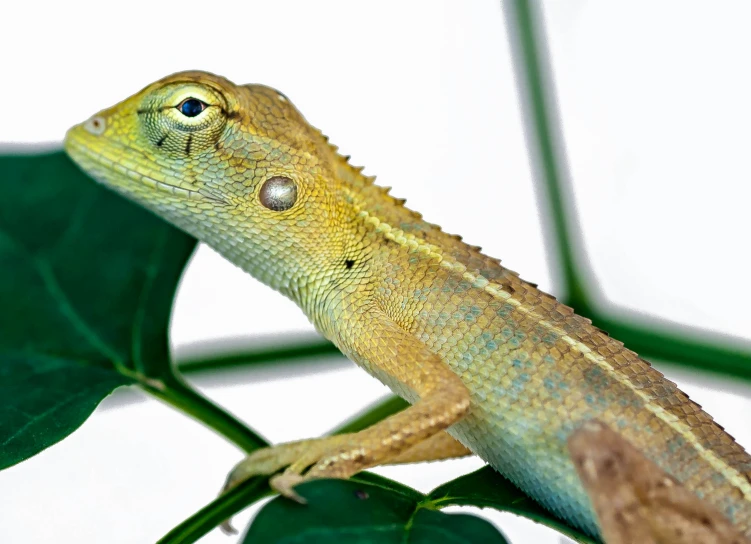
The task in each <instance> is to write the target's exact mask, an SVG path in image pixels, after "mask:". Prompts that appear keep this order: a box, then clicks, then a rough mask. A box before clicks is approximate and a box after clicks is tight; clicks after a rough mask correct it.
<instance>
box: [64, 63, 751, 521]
mask: <svg viewBox="0 0 751 544" xmlns="http://www.w3.org/2000/svg"><path fill="white" fill-rule="evenodd" d="M65 146H66V150H67V151H68V153H69V154H70V156H71V157H72V158H73V159H74V160H75V161H76V162H77V163H78V164H79V165H80V166H81V167H82V168H83V169H84V170H85V171H87V172H88V173H90V174H91V175H92V176H93V177H94V178H96V179H97V180H98V181H100V182H102V183H103V184H105V185H107V186H109V187H110V188H112V189H114V190H116V191H118V192H120V193H122V194H124V195H125V196H127V197H128V198H131V199H133V200H135V201H136V202H139V203H140V204H142V205H144V206H145V207H147V208H149V209H150V210H152V211H153V212H155V213H156V214H158V215H160V216H162V217H163V218H165V219H167V220H169V221H171V222H172V223H174V224H175V225H177V226H178V227H180V228H182V229H184V230H186V231H187V232H189V233H191V234H193V235H194V236H196V237H197V238H198V239H200V240H202V241H204V242H206V243H208V244H209V245H211V246H212V247H214V248H215V249H216V250H218V251H219V252H220V253H221V254H222V255H224V256H225V257H226V258H227V259H229V260H230V261H232V262H233V263H235V264H236V265H238V266H240V267H242V268H243V269H245V270H246V271H248V272H249V273H250V274H252V275H253V276H255V277H256V278H258V279H259V280H261V281H262V282H264V283H266V284H267V285H269V286H271V287H273V288H274V289H277V290H279V291H280V292H282V293H283V294H284V295H286V296H288V297H289V298H291V299H292V300H294V301H295V302H296V303H297V304H298V305H299V306H300V307H301V308H302V310H303V311H304V312H305V313H306V314H307V315H308V317H309V318H310V319H311V321H312V322H313V323H314V325H315V326H316V328H317V329H318V330H319V331H321V333H322V334H323V335H324V336H326V337H327V338H328V339H330V340H331V341H332V342H334V343H335V344H336V345H337V346H338V347H339V348H340V349H341V350H342V352H343V353H344V354H345V355H347V356H348V357H350V358H351V359H352V360H353V361H355V362H356V363H357V364H359V365H360V366H362V367H363V368H364V369H365V370H367V371H368V372H369V373H371V374H372V375H374V376H375V377H377V378H378V379H379V380H381V381H383V382H384V383H386V384H387V385H388V386H389V387H391V388H392V389H393V390H394V391H395V392H396V393H398V394H399V395H401V396H403V397H405V398H406V399H407V400H409V401H410V402H411V403H413V404H414V405H413V406H412V407H411V408H409V409H408V410H406V411H405V412H402V413H401V414H396V415H394V416H392V417H391V418H388V419H387V420H384V421H383V422H381V423H379V424H376V425H375V426H374V427H372V428H370V429H366V430H365V431H363V432H362V433H358V434H354V435H345V437H332V438H328V439H319V440H312V441H304V442H301V443H297V444H294V443H293V444H288V445H281V446H279V447H276V448H271V449H267V450H263V451H262V452H258V454H257V455H256V454H253V455H251V457H250V458H249V459H248V460H246V462H244V464H241V465H242V466H239V467H238V469H236V472H237V475H238V476H237V477H238V478H241V477H242V476H243V475H248V474H252V473H261V472H263V473H273V472H275V471H277V470H278V469H280V468H283V467H284V466H286V465H290V467H289V468H288V469H287V471H286V472H285V473H284V475H283V476H282V477H281V478H279V477H277V478H278V479H277V487H278V488H279V489H280V490H282V491H285V490H287V491H288V492H290V493H291V486H293V485H294V484H295V483H297V482H299V481H302V480H304V479H310V478H318V477H348V476H350V475H352V474H354V473H355V472H357V471H359V470H362V469H364V468H369V467H372V466H376V465H379V464H383V463H386V462H406V461H412V460H418V459H431V458H441V457H448V456H454V455H459V454H461V453H466V452H467V451H471V452H474V453H476V454H477V455H479V456H480V457H481V458H482V459H484V460H485V461H487V462H488V463H489V464H490V465H492V466H493V467H494V468H495V469H496V470H498V471H500V472H501V473H503V474H504V475H505V476H507V477H508V478H509V479H511V480H512V481H514V482H515V483H516V484H517V485H518V486H519V487H521V488H522V489H523V490H524V491H525V492H527V493H528V494H529V495H530V496H532V497H533V498H535V499H536V500H537V501H539V502H540V503H542V504H543V505H545V506H546V507H547V508H549V509H550V510H552V511H554V512H555V513H557V514H558V515H560V516H561V517H563V518H564V519H566V520H568V521H570V522H571V523H572V524H574V525H576V526H578V527H579V528H581V529H583V530H585V531H587V532H589V533H590V534H593V535H594V534H597V525H596V521H595V517H594V513H593V511H592V507H591V505H590V503H589V499H588V498H587V496H586V493H585V492H584V490H583V488H582V485H581V483H580V481H579V479H578V477H577V474H576V470H575V467H574V465H573V463H572V461H571V459H570V456H569V454H568V452H567V449H566V440H567V438H568V437H569V435H570V434H571V433H572V432H573V431H574V430H576V429H577V428H578V427H579V426H581V425H582V423H584V422H586V421H589V420H592V419H598V420H600V421H602V422H604V423H606V424H607V425H608V426H610V427H611V428H613V429H615V430H617V431H618V432H619V433H620V434H621V435H622V436H623V437H624V438H626V439H627V440H628V441H629V442H630V443H631V444H633V445H634V446H635V447H636V448H638V450H640V451H641V452H643V453H644V454H645V455H646V456H647V457H648V458H649V459H651V460H652V461H654V462H655V463H656V464H657V465H658V466H659V467H660V468H661V469H663V470H665V471H666V472H668V473H669V474H670V475H672V476H673V477H675V478H676V479H677V480H678V481H680V482H682V483H683V484H684V485H685V487H686V488H687V489H689V490H690V491H692V492H694V493H695V494H697V495H698V496H699V497H701V498H703V499H705V500H706V501H708V502H709V503H710V504H712V505H713V506H715V507H716V508H717V509H718V510H719V511H720V512H722V513H723V514H724V515H725V516H726V517H727V518H728V519H730V520H731V521H732V522H733V523H735V524H736V525H737V526H738V527H739V528H741V530H742V531H743V532H744V533H745V534H746V535H751V483H750V482H749V474H751V457H749V455H748V454H747V453H746V452H745V451H744V449H743V448H742V447H741V446H740V445H738V444H737V443H736V442H735V441H734V440H733V439H732V437H730V436H729V435H728V434H727V433H725V432H724V431H723V430H722V428H721V427H720V426H719V425H717V424H716V423H714V422H713V420H712V418H711V417H710V416H709V415H708V414H706V413H705V412H704V411H702V410H701V408H700V407H699V406H698V405H697V404H695V403H694V402H692V401H691V400H690V399H689V398H688V397H687V396H686V395H685V394H684V393H683V392H681V391H680V390H679V389H678V388H677V387H676V386H675V385H674V384H673V383H672V382H670V381H668V380H666V379H665V378H664V377H663V376H662V374H660V373H659V372H658V371H657V370H655V369H653V368H652V367H651V366H650V365H649V364H648V363H647V362H645V361H644V360H642V359H640V358H639V357H638V356H637V355H636V354H635V353H633V352H631V351H629V350H628V349H626V348H625V347H624V346H623V344H621V343H620V342H618V341H617V340H614V339H612V338H610V337H608V336H607V335H606V334H605V333H603V332H602V331H600V330H598V329H597V328H595V327H593V326H592V324H591V323H590V321H589V320H587V319H585V318H583V317H580V316H578V315H576V314H575V313H574V312H573V310H571V309H570V308H568V307H566V306H564V305H562V304H560V303H558V302H557V301H556V300H555V299H554V298H553V297H552V296H550V295H547V294H545V293H543V292H541V291H540V290H538V289H537V288H536V286H535V285H533V284H531V283H528V282H525V281H524V280H522V279H520V278H519V276H518V275H517V274H516V273H514V272H512V271H510V270H508V269H506V268H504V267H502V266H501V264H500V262H499V261H498V260H496V259H493V258H490V257H488V256H486V255H484V254H483V253H482V252H481V251H480V248H477V247H473V246H470V245H467V244H465V243H464V242H462V241H461V239H460V238H459V237H456V236H452V235H449V234H447V233H445V232H443V231H441V229H440V228H439V227H437V226H436V225H433V224H430V223H427V222H426V221H424V220H423V219H422V217H421V216H420V215H419V214H417V213H416V212H414V211H411V210H410V209H408V208H407V207H405V206H404V202H403V201H401V200H399V199H395V198H393V197H392V196H391V195H389V194H388V190H386V189H384V188H382V187H379V186H377V185H375V184H374V182H373V179H372V178H368V177H366V176H363V175H362V174H361V169H359V168H356V167H353V166H351V165H350V164H349V163H348V161H347V159H346V158H344V157H342V156H340V155H339V154H338V153H337V152H336V148H335V147H334V146H332V145H330V144H329V143H328V141H327V139H326V138H325V137H324V136H323V135H322V134H321V133H320V132H319V131H318V130H317V129H314V128H313V127H311V126H310V125H309V124H308V123H307V122H306V121H305V119H304V118H303V117H302V115H301V114H300V113H299V112H298V111H297V110H296V109H295V108H294V106H293V105H292V104H291V103H290V102H289V100H288V99H287V98H286V97H285V96H284V95H282V94H280V93H278V92H277V91H275V90H273V89H270V88H268V87H264V86H260V85H248V86H237V85H234V84H233V83H231V82H229V81H227V80H226V79H223V78H221V77H217V76H214V75H211V74H207V73H203V72H185V73H181V74H175V75H173V76H169V77H167V78H165V79H163V80H161V81H158V82H156V83H154V84H152V85H150V86H148V87H147V88H145V89H144V90H142V91H141V92H139V93H137V94H136V95H134V96H133V97H131V98H129V99H127V100H125V101H124V102H122V103H120V104H118V105H116V106H114V107H112V108H110V109H107V110H104V111H102V112H100V113H98V114H97V115H96V116H94V117H92V118H91V119H89V120H88V121H87V122H85V123H82V124H81V125H78V126H76V127H74V128H73V129H71V130H70V131H69V133H68V135H67V137H66V142H65ZM444 430H448V433H449V434H450V435H451V436H452V437H454V438H455V439H456V440H458V441H459V442H460V443H461V444H463V445H464V447H462V446H460V445H458V444H456V442H455V441H453V440H452V439H450V438H448V436H446V435H445V433H444V432H443V431H444ZM309 466H312V468H310V469H309V470H308V471H307V472H304V471H305V469H306V468H307V467H309Z"/></svg>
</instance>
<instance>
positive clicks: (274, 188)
mask: <svg viewBox="0 0 751 544" xmlns="http://www.w3.org/2000/svg"><path fill="white" fill-rule="evenodd" d="M258 197H259V198H260V200H261V204H263V205H264V206H265V207H267V208H268V209H270V210H273V211H275V212H283V211H285V210H289V209H290V208H291V207H292V206H294V205H295V202H296V201H297V184H295V182H294V181H292V180H291V179H289V178H285V177H283V176H274V177H273V178H269V179H267V180H266V181H265V182H263V186H262V187H261V191H260V193H259V195H258Z"/></svg>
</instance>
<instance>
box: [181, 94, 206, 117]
mask: <svg viewBox="0 0 751 544" xmlns="http://www.w3.org/2000/svg"><path fill="white" fill-rule="evenodd" d="M177 109H178V110H179V111H180V113H182V114H183V115H184V116H185V117H195V116H196V115H198V114H199V113H201V112H202V111H203V110H205V109H206V104H205V103H204V102H201V101H200V100H198V99H197V98H186V99H185V100H183V101H182V102H180V104H178V106H177Z"/></svg>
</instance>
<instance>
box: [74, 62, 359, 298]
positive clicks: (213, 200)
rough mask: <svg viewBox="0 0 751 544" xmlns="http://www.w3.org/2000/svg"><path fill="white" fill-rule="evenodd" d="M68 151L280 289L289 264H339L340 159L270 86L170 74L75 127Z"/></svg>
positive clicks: (199, 74) (109, 182)
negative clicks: (337, 165) (336, 171)
mask: <svg viewBox="0 0 751 544" xmlns="http://www.w3.org/2000/svg"><path fill="white" fill-rule="evenodd" d="M65 149H66V151H67V152H68V154H69V155H70V156H71V157H72V158H73V160H74V161H75V162H76V163H77V164H78V165H79V166H80V167H81V168H82V169H83V170H84V171H86V172H87V173H88V174H90V175H91V176H92V177H93V178H95V179H96V180H97V181H99V182H100V183H102V184H104V185H106V186H108V187H110V188H111V189H114V190H116V191H117V192H119V193H122V194H124V195H125V196H127V197H128V198H130V199H132V200H135V201H136V202H138V203H140V204H142V205H143V206H145V207H146V208H148V209H150V210H151V211H153V212H155V213H156V214H157V215H160V216H162V217H163V218H165V219H167V220H168V221H170V222H172V223H174V224H176V225H177V226H178V227H180V228H182V229H183V230H186V231H188V232H189V233H191V234H193V235H194V236H196V237H197V238H199V239H200V240H202V241H204V242H206V243H208V244H209V245H211V246H214V247H215V248H217V249H219V250H220V252H221V253H223V254H224V255H225V256H226V257H228V258H229V259H230V260H232V261H234V262H235V264H238V265H239V266H241V267H243V268H245V269H246V270H248V271H249V272H251V273H252V274H253V275H255V276H257V277H259V279H261V280H262V281H265V282H266V283H270V284H272V286H274V287H277V288H279V289H282V290H284V289H285V285H284V283H285V282H286V283H290V282H293V281H294V277H293V276H294V268H295V267H296V266H304V267H306V268H308V270H307V271H306V273H305V276H308V277H309V276H310V269H314V268H315V269H316V270H321V271H322V272H321V273H325V270H327V266H328V265H327V263H317V262H316V259H319V260H320V259H321V258H322V255H324V254H326V253H330V254H331V256H330V258H331V259H334V258H339V257H336V256H334V254H335V253H336V246H337V240H335V239H334V238H336V236H337V232H339V230H340V229H338V228H337V227H338V225H339V224H340V223H343V222H345V221H346V220H345V219H344V218H342V217H341V215H342V214H341V213H338V210H337V205H336V203H335V200H336V197H335V194H336V191H335V187H333V186H334V185H335V184H336V183H337V177H336V176H335V175H332V172H333V171H334V169H335V161H336V153H335V152H334V150H333V148H332V147H331V146H329V145H328V144H327V142H326V139H325V138H324V137H323V136H322V135H321V133H320V132H319V131H318V130H316V129H314V128H312V127H311V126H310V125H309V124H308V123H307V122H306V121H305V119H304V118H303V116H302V115H301V114H300V113H299V112H298V111H297V109H296V108H295V107H294V106H293V105H292V104H291V103H290V101H289V100H288V99H287V98H286V97H285V96H284V95H283V94H281V93H279V92H278V91H275V90H274V89H271V88H269V87H265V86H261V85H247V86H239V85H235V84H233V83H232V82H230V81H228V80H226V79H224V78H221V77H218V76H215V75H212V74H208V73H204V72H183V73H178V74H174V75H172V76H169V77H167V78H164V79H162V80H160V81H157V82H156V83H153V84H151V85H149V86H148V87H146V88H145V89H143V90H141V91H140V92H138V93H136V94H135V95H133V96H131V97H130V98H128V99H126V100H124V101H123V102H121V103H119V104H117V105H115V106H113V107H111V108H108V109H105V110H102V111H100V112H99V113H97V114H96V115H94V116H93V117H91V118H90V119H88V120H87V121H85V122H83V123H81V124H79V125H76V126H75V127H73V128H71V129H70V130H69V131H68V133H67V135H66V138H65ZM324 243H328V244H329V245H330V247H331V249H332V251H331V252H321V251H320V245H321V244H324ZM343 258H344V257H342V259H343ZM275 260H276V261H277V262H278V266H274V262H275ZM261 261H263V262H261ZM282 269H284V270H282ZM299 275H301V274H298V276H299Z"/></svg>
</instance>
